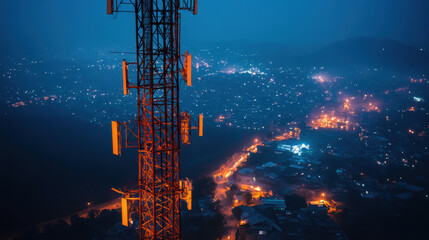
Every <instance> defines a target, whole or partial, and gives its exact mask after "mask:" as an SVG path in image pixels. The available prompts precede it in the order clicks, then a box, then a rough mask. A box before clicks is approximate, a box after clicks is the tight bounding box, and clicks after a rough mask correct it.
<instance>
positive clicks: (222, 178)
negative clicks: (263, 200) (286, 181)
mask: <svg viewBox="0 0 429 240" xmlns="http://www.w3.org/2000/svg"><path fill="white" fill-rule="evenodd" d="M299 134H300V129H299V128H295V129H294V131H290V132H287V133H285V134H283V135H279V136H277V137H275V138H274V139H271V140H269V141H283V140H288V139H292V138H296V139H299ZM261 145H263V143H262V141H260V140H259V139H255V140H254V144H253V145H251V146H249V147H247V148H245V149H244V150H243V151H240V152H239V153H236V154H234V155H233V156H232V157H231V158H230V159H229V160H228V161H227V162H226V163H225V164H223V165H222V166H221V167H220V168H219V169H218V170H216V171H215V172H214V173H213V174H212V176H213V178H214V181H215V182H216V184H217V187H216V192H215V196H214V198H215V199H214V200H219V201H220V203H221V209H220V211H221V213H222V214H223V215H224V217H225V220H226V225H225V229H226V231H225V232H226V233H225V234H224V236H223V237H222V240H234V239H235V230H236V226H237V221H236V219H235V218H234V216H233V215H232V211H231V210H232V209H233V208H234V207H236V206H239V205H241V204H242V202H239V201H238V200H237V199H234V201H233V204H232V205H231V204H228V203H227V201H226V200H227V199H226V192H227V191H228V190H229V189H230V185H231V182H232V181H233V179H232V178H231V177H232V175H233V174H234V173H235V172H236V171H237V170H238V167H240V166H241V165H242V164H243V163H245V162H246V161H247V159H248V157H249V156H250V154H251V153H256V152H257V151H258V146H261ZM235 184H236V185H237V186H238V188H239V189H240V190H241V191H247V192H250V193H251V194H252V196H253V197H254V198H255V197H257V198H259V197H266V196H271V195H272V192H271V190H270V189H263V188H261V187H260V186H257V185H254V186H251V185H246V184H240V183H235Z"/></svg>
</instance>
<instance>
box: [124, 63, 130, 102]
mask: <svg viewBox="0 0 429 240" xmlns="http://www.w3.org/2000/svg"><path fill="white" fill-rule="evenodd" d="M122 80H123V85H124V95H128V94H129V93H130V91H129V90H128V63H127V62H126V61H125V59H124V60H122Z"/></svg>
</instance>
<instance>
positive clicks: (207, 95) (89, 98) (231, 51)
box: [0, 46, 429, 240]
mask: <svg viewBox="0 0 429 240" xmlns="http://www.w3.org/2000/svg"><path fill="white" fill-rule="evenodd" d="M80 51H83V50H80ZM385 51H394V49H393V50H392V49H388V47H387V46H386V49H385V48H383V47H380V48H379V49H377V50H376V52H373V53H372V54H383V53H384V52H385ZM416 51H417V52H422V53H423V52H424V53H427V50H425V49H416ZM94 55H95V56H96V57H97V60H96V61H90V60H87V63H86V64H82V60H77V59H78V58H77V59H70V60H61V59H58V60H52V59H44V58H42V57H40V58H12V57H7V59H3V61H1V63H0V72H1V73H2V75H1V76H0V78H1V84H2V86H1V87H2V89H3V91H2V93H1V95H0V98H1V101H2V102H3V103H5V104H6V106H5V107H4V108H5V109H6V110H5V111H4V112H2V114H3V116H2V118H3V119H6V118H8V116H9V115H11V114H13V112H14V111H20V109H28V110H30V111H31V110H32V109H40V108H44V107H48V108H49V109H58V114H60V115H62V116H64V117H68V118H73V119H76V120H79V121H84V122H87V123H89V124H91V125H94V126H98V127H102V128H106V129H108V127H109V124H110V121H111V120H126V119H129V117H130V115H133V114H134V112H135V108H136V107H135V102H134V97H135V96H133V95H134V94H135V93H133V92H131V93H130V95H128V96H124V95H122V91H121V81H120V77H121V76H120V74H121V70H120V63H121V61H122V58H127V57H129V56H127V55H126V54H113V53H105V52H101V51H100V52H99V53H95V54H94ZM193 72H194V74H193V76H194V80H193V86H190V87H187V86H185V84H182V86H181V92H180V96H181V101H182V102H181V104H182V105H181V106H182V107H181V108H182V109H183V110H186V111H188V112H189V113H190V114H191V116H193V117H194V118H195V119H196V118H197V116H198V114H200V113H202V114H204V119H205V122H206V124H207V125H208V126H210V127H213V128H218V129H223V130H224V129H240V130H244V131H246V132H247V133H248V135H249V137H248V139H247V141H246V142H244V143H243V142H240V143H237V144H236V146H234V148H235V149H236V150H235V153H233V154H230V156H229V157H227V158H224V159H216V165H215V167H213V168H212V169H208V170H207V169H206V170H205V172H208V174H205V175H204V176H199V177H198V178H196V179H192V180H193V183H194V192H193V209H192V210H191V211H187V210H186V208H183V220H182V222H183V223H182V226H183V230H182V232H183V236H184V239H185V240H186V239H377V238H379V237H380V236H384V237H386V238H387V237H390V238H392V239H414V238H413V237H414V236H420V234H421V233H422V232H424V231H425V225H426V224H427V223H428V220H429V219H428V216H429V215H428V213H429V211H428V207H427V206H428V203H429V179H428V175H427V170H429V168H428V167H429V166H428V163H427V160H428V157H429V149H428V148H429V139H428V131H429V107H428V104H427V102H428V101H429V80H428V79H427V75H425V73H424V72H421V71H411V70H410V71H406V70H401V71H395V70H392V69H391V68H389V67H382V66H377V65H376V66H362V65H356V66H352V67H349V68H339V67H338V68H336V67H332V66H324V65H323V64H317V65H314V66H307V65H306V66H304V65H303V66H296V64H289V63H285V62H283V61H282V59H281V57H275V56H273V55H268V54H266V53H264V52H263V51H249V50H243V49H240V48H225V47H221V46H219V47H211V48H200V50H198V51H194V52H193ZM131 74H132V73H131ZM29 79H31V81H29ZM107 131H108V130H107ZM208 137H209V136H208ZM192 141H198V138H196V137H195V138H193V139H192ZM211 147H212V148H216V147H217V146H216V145H213V146H211ZM217 150H218V151H222V149H217ZM182 161H198V159H183V160H182ZM89 204H90V203H88V205H89ZM114 208H115V207H112V209H114ZM109 209H110V208H109ZM109 209H106V210H103V211H93V212H91V214H89V215H88V217H87V218H79V217H78V216H75V217H74V218H72V219H71V220H69V223H70V222H71V223H72V224H71V227H70V226H69V224H66V222H64V221H63V222H59V223H56V224H53V225H48V226H49V227H48V228H45V230H44V231H42V232H39V231H38V230H35V229H32V230H31V231H32V232H31V233H29V234H34V235H38V236H39V237H40V239H50V238H48V237H46V236H48V235H49V234H51V235H50V236H51V237H52V236H55V234H56V232H61V231H58V230H55V228H60V227H61V228H63V229H66V228H68V230H67V231H70V232H76V231H90V230H88V229H83V230H82V229H80V228H78V227H76V225H79V224H81V225H82V224H84V223H82V222H83V221H87V223H88V225H90V224H89V222H91V223H92V224H93V225H94V226H97V227H94V229H95V228H96V229H98V230H97V231H95V230H94V231H92V230H91V231H90V232H91V234H93V235H92V236H94V237H95V239H126V237H130V238H132V236H133V234H134V233H133V232H132V231H130V230H129V229H126V228H125V227H121V226H120V223H119V221H120V220H119V219H120V217H119V212H115V211H111V210H109ZM97 216H102V217H103V216H104V218H98V217H97ZM58 217H60V216H58ZM97 219H98V220H97ZM102 219H107V220H106V221H104V222H103V220H102ZM112 219H113V220H112ZM115 219H117V221H116V220H115ZM73 226H74V227H73ZM401 228H408V229H413V231H400V232H399V231H397V230H395V229H401ZM76 229H77V230H76ZM43 234H45V235H43ZM46 234H48V235H46ZM76 234H77V233H76ZM398 234H399V235H398ZM413 234H415V235H413ZM43 236H45V237H46V238H44V237H43ZM71 236H72V235H71ZM73 236H76V235H73ZM201 236H204V238H202V237H201ZM22 238H23V239H25V235H23V236H22ZM52 239H56V238H55V237H52ZM82 239H83V238H82ZM89 239H90V238H89Z"/></svg>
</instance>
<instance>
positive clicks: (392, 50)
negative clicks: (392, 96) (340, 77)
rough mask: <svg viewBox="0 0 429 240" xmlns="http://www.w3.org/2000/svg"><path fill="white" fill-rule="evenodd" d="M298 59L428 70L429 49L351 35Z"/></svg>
mask: <svg viewBox="0 0 429 240" xmlns="http://www.w3.org/2000/svg"><path fill="white" fill-rule="evenodd" d="M299 62H300V63H302V64H304V65H307V64H311V65H313V66H314V65H316V66H328V67H338V68H343V67H354V66H358V67H371V68H386V69H392V70H397V71H418V72H429V52H428V51H426V50H420V49H419V48H417V47H412V46H408V45H405V44H402V43H399V42H396V41H392V40H387V39H374V38H355V39H350V40H345V41H340V42H336V43H333V44H331V45H329V46H327V47H325V48H323V49H321V50H319V51H316V52H314V53H312V54H308V55H305V56H303V57H302V58H301V59H300V61H299Z"/></svg>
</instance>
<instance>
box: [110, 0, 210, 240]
mask: <svg viewBox="0 0 429 240" xmlns="http://www.w3.org/2000/svg"><path fill="white" fill-rule="evenodd" d="M179 10H189V11H193V13H194V14H197V0H107V14H110V15H111V14H116V13H119V12H125V13H131V14H134V16H135V23H134V24H135V34H136V35H135V37H136V48H135V51H136V52H135V54H136V59H135V61H133V62H127V61H126V60H125V59H124V60H123V61H122V70H123V88H124V89H123V93H124V94H125V95H127V94H129V91H130V90H135V91H136V95H137V117H136V118H135V119H132V120H130V121H127V122H117V121H112V143H113V153H114V154H116V155H120V154H121V149H122V147H126V148H127V147H134V148H137V149H138V168H139V169H138V182H137V183H136V184H135V185H134V186H133V187H129V188H124V189H122V190H117V189H113V190H114V191H116V192H118V193H121V194H123V197H122V201H121V203H122V224H123V225H125V226H131V227H136V228H138V229H139V238H140V239H151V240H152V239H165V240H169V239H174V240H178V239H180V238H181V233H180V213H181V207H180V206H181V199H184V200H185V201H186V202H187V207H188V209H190V208H191V202H192V196H191V191H192V183H191V182H190V181H189V180H187V179H186V180H180V145H181V144H189V143H190V131H191V129H196V128H198V130H199V135H200V136H202V134H203V131H202V127H203V126H202V120H203V116H202V115H200V116H199V121H198V122H199V123H198V127H193V126H192V124H191V117H190V115H189V114H188V113H186V112H180V109H179V82H180V81H179V80H180V79H181V78H183V79H184V80H185V82H186V83H187V85H188V86H190V85H191V61H192V57H191V55H190V54H188V52H185V54H184V55H181V54H180V13H179ZM182 60H183V61H182ZM129 68H131V69H132V70H133V71H132V72H131V71H129ZM129 73H130V75H133V76H134V75H136V79H133V80H131V78H129ZM137 215H138V216H137ZM136 219H137V221H136Z"/></svg>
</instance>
